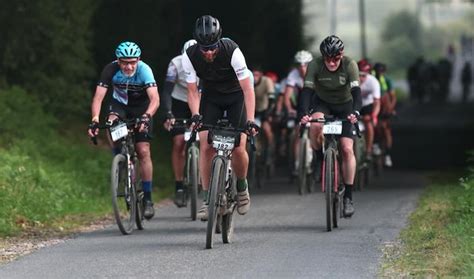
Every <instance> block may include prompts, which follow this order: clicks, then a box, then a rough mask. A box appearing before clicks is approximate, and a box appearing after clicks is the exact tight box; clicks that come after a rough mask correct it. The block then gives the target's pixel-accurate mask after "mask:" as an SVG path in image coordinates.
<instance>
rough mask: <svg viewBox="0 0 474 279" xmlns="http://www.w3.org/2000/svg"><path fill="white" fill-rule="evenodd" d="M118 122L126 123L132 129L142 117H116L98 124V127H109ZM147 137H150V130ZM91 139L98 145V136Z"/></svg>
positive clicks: (100, 128) (104, 128)
mask: <svg viewBox="0 0 474 279" xmlns="http://www.w3.org/2000/svg"><path fill="white" fill-rule="evenodd" d="M117 122H122V123H125V124H126V125H127V129H132V128H134V127H135V125H137V124H138V123H139V122H140V118H131V119H126V120H122V119H115V120H114V121H107V122H105V124H102V125H97V129H99V130H106V129H109V128H110V127H112V126H113V125H114V124H115V123H117ZM147 137H149V135H148V132H147ZM90 139H91V141H92V143H93V144H94V145H97V136H94V137H91V138H90Z"/></svg>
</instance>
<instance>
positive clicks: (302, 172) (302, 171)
mask: <svg viewBox="0 0 474 279" xmlns="http://www.w3.org/2000/svg"><path fill="white" fill-rule="evenodd" d="M307 140H308V139H307V138H305V137H303V138H301V141H300V146H299V150H298V162H299V164H298V179H297V181H298V193H299V194H300V195H304V193H305V191H306V183H307V180H306V179H307V176H308V169H307V168H306V145H307Z"/></svg>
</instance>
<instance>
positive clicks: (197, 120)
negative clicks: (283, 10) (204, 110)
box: [190, 114, 202, 130]
mask: <svg viewBox="0 0 474 279" xmlns="http://www.w3.org/2000/svg"><path fill="white" fill-rule="evenodd" d="M201 126H202V115H200V114H195V115H193V116H192V117H191V126H190V127H191V129H192V130H197V129H199V128H201Z"/></svg>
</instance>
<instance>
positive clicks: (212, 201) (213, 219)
mask: <svg viewBox="0 0 474 279" xmlns="http://www.w3.org/2000/svg"><path fill="white" fill-rule="evenodd" d="M225 176H226V169H225V164H224V160H223V159H222V158H219V157H215V159H214V162H213V164H212V174H211V183H210V187H211V189H210V192H209V207H208V219H207V231H206V248H207V249H211V248H212V246H213V240H214V235H215V233H216V224H217V219H218V218H217V215H218V212H219V207H220V195H221V193H222V192H223V191H222V187H224V182H225Z"/></svg>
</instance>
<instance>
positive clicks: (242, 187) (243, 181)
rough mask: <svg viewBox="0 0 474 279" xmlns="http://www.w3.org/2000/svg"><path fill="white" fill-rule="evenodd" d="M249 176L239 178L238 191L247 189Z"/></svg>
mask: <svg viewBox="0 0 474 279" xmlns="http://www.w3.org/2000/svg"><path fill="white" fill-rule="evenodd" d="M247 186H248V185H247V178H237V192H242V191H245V190H247Z"/></svg>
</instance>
